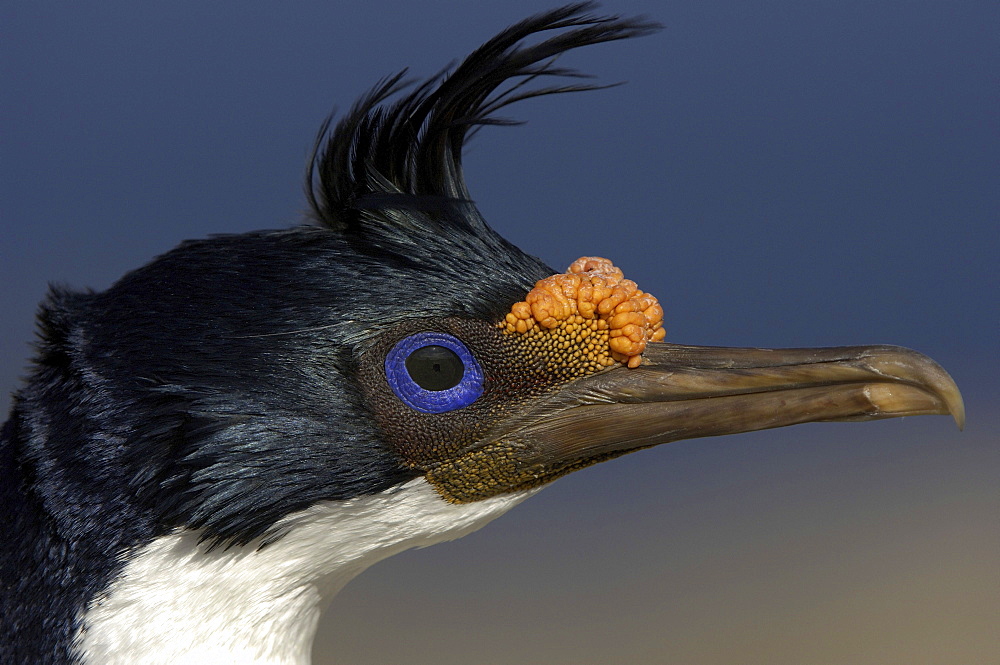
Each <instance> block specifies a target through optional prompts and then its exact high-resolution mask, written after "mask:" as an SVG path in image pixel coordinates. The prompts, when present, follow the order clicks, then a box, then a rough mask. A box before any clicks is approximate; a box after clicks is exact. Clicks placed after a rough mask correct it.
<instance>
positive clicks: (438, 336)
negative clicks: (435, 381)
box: [385, 332, 483, 413]
mask: <svg viewBox="0 0 1000 665" xmlns="http://www.w3.org/2000/svg"><path fill="white" fill-rule="evenodd" d="M425 346H441V347H444V348H445V349H448V350H449V351H451V352H452V353H454V354H455V355H456V356H458V358H459V359H460V360H461V361H462V364H463V365H464V368H465V372H464V374H463V375H462V378H461V379H460V380H459V382H458V383H457V384H456V385H455V386H454V387H452V388H448V389H446V390H426V389H424V388H422V387H420V386H419V385H417V382H416V381H414V380H413V378H412V377H411V376H410V373H409V372H408V371H407V369H406V359H407V358H409V357H410V354H412V353H413V352H414V351H416V350H417V349H422V348H424V347H425ZM385 378H386V381H388V383H389V387H390V388H392V392H393V393H395V395H396V397H398V398H399V399H400V400H402V402H403V403H404V404H406V405H407V406H408V407H410V408H411V409H413V410H414V411H419V412H421V413H445V412H446V411H454V410H455V409H461V408H462V407H465V406H468V405H470V404H472V403H473V402H475V401H476V400H477V399H479V397H480V395H482V394H483V368H482V367H480V366H479V362H478V361H477V360H476V358H475V356H473V355H472V352H471V351H469V348H468V347H467V346H465V344H463V343H462V342H461V341H460V340H459V339H458V338H457V337H455V336H453V335H449V334H447V333H442V332H419V333H416V334H413V335H410V336H409V337H405V338H403V339H401V340H400V341H399V342H397V343H396V345H395V346H394V347H392V350H391V351H389V353H387V354H386V356H385Z"/></svg>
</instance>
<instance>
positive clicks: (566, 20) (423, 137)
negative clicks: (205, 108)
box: [306, 2, 660, 236]
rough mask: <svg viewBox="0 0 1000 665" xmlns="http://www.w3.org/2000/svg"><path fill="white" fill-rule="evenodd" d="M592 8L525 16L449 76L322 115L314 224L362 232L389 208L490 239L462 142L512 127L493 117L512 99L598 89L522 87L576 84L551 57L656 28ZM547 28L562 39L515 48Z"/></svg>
mask: <svg viewBox="0 0 1000 665" xmlns="http://www.w3.org/2000/svg"><path fill="white" fill-rule="evenodd" d="M595 7H596V4H595V3H591V2H584V3H577V4H572V5H566V6H564V7H560V8H558V9H554V10H552V11H549V12H546V13H543V14H538V15H537V16H533V17H530V18H528V19H525V20H524V21H521V22H520V23H517V24H515V25H513V26H511V27H509V28H507V29H506V30H504V31H503V32H501V33H500V34H498V35H497V36H495V37H493V38H492V39H490V40H489V41H488V42H486V43H485V44H483V45H482V46H481V47H479V48H478V49H476V50H475V51H474V52H473V53H472V54H471V55H469V56H468V57H467V58H466V59H465V60H464V61H463V62H462V63H461V64H460V65H459V66H458V67H457V68H456V69H455V70H454V71H452V72H451V73H450V74H449V73H447V72H442V73H440V74H438V75H436V76H433V77H431V78H429V79H427V80H425V81H423V82H422V83H420V84H418V85H416V87H414V88H413V89H412V90H410V92H409V93H408V94H406V95H404V96H401V97H399V98H398V99H396V100H395V101H393V102H391V103H389V102H388V101H387V100H389V99H390V98H392V97H393V96H395V95H397V94H398V93H400V92H401V91H403V90H404V89H406V88H408V87H410V86H411V85H412V83H413V82H412V81H408V80H405V78H404V77H405V74H406V72H405V71H403V72H400V73H398V74H396V75H395V76H391V77H389V78H387V79H385V80H383V81H382V82H380V83H379V84H378V85H377V86H375V87H374V88H373V89H372V90H371V91H369V92H368V94H367V95H365V96H364V97H363V98H361V99H360V100H359V101H358V102H357V103H356V104H355V105H354V106H353V107H352V108H351V110H350V112H348V113H347V115H345V116H344V117H343V118H341V119H340V121H339V122H338V123H337V125H336V127H334V129H333V130H332V132H331V131H330V125H331V123H332V116H331V117H330V118H328V119H327V120H326V122H325V123H324V124H323V126H322V128H321V130H320V132H319V135H318V136H317V139H316V145H315V147H314V151H313V157H312V160H311V163H310V169H309V173H308V177H307V181H306V193H307V196H308V198H309V202H310V204H311V208H312V216H313V217H314V219H315V220H316V221H317V222H319V223H320V224H322V225H324V226H326V227H328V228H332V229H335V230H341V231H348V232H355V233H362V234H363V233H364V230H365V229H364V227H365V226H371V225H376V226H379V225H384V224H387V223H388V224H390V225H392V224H398V223H399V220H400V219H401V216H399V215H393V214H392V212H393V211H396V212H397V213H398V212H399V211H409V212H411V213H413V212H417V213H423V214H422V215H420V217H421V218H423V219H422V220H421V221H422V222H424V223H431V224H435V223H436V224H445V225H448V226H451V227H452V229H451V230H458V229H455V228H454V227H455V226H456V225H457V226H459V227H466V228H465V229H464V230H467V231H470V232H472V233H473V234H475V235H480V236H482V235H483V234H486V235H493V232H492V230H491V229H489V227H488V226H487V225H486V222H485V221H484V220H483V218H482V217H481V216H480V215H479V214H478V212H477V211H476V210H475V206H473V205H472V203H471V197H470V196H469V193H468V190H467V189H466V185H465V179H464V177H463V174H462V147H463V145H464V143H465V141H466V140H467V139H468V138H469V137H470V136H471V135H472V134H474V133H475V131H476V130H477V129H478V128H479V127H481V126H483V125H491V124H514V123H512V121H510V120H506V119H503V118H499V117H497V116H495V115H494V114H495V113H496V112H497V111H498V110H500V109H501V108H503V107H505V106H508V105H510V104H513V103H514V102H517V101H520V100H523V99H528V98H532V97H539V96H542V95H550V94H555V93H562V92H576V91H581V90H593V89H597V88H601V87H607V86H601V85H594V84H587V83H574V84H563V85H552V86H542V87H532V86H531V84H532V83H533V82H536V81H537V80H538V79H540V78H542V77H561V78H577V79H579V78H582V77H583V75H581V74H580V73H579V72H577V71H575V70H572V69H565V68H557V67H555V66H554V59H555V58H556V57H557V56H559V55H560V54H562V53H564V52H566V51H569V50H571V49H574V48H578V47H580V46H587V45H590V44H599V43H602V42H608V41H614V40H618V39H627V38H630V37H637V36H641V35H645V34H648V33H650V32H653V31H655V30H657V29H659V27H660V26H659V25H658V24H656V23H654V22H651V21H647V20H645V19H642V18H621V17H618V16H606V17H599V16H593V15H591V14H589V13H588V12H589V11H591V10H593V9H594V8H595ZM551 30H563V32H560V33H558V34H556V35H554V36H552V37H549V38H548V39H545V40H543V41H540V42H538V43H535V44H531V45H526V44H524V43H523V42H524V40H525V39H527V38H529V37H531V36H532V35H535V34H537V33H540V32H545V31H551ZM406 219H407V225H408V226H411V225H413V223H414V222H415V221H416V220H415V219H414V215H412V214H411V215H407V216H406ZM431 220H433V221H431ZM418 223H419V222H418Z"/></svg>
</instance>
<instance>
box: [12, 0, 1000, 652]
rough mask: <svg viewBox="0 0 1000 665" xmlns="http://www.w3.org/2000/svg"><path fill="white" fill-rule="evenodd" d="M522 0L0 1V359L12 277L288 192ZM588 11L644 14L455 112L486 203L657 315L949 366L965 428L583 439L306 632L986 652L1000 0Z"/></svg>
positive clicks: (520, 641) (904, 423) (254, 209)
mask: <svg viewBox="0 0 1000 665" xmlns="http://www.w3.org/2000/svg"><path fill="white" fill-rule="evenodd" d="M550 6H552V5H551V4H548V3H539V2H526V1H516V2H514V1H512V2H505V3H479V4H477V5H476V6H473V4H472V3H468V2H457V1H452V2H445V1H441V2H421V3H413V2H399V1H395V2H393V1H388V0H386V1H375V2H367V3H347V2H301V3H261V2H246V3H202V2H171V3H132V2H103V3H100V4H99V5H98V4H97V3H87V4H83V3H53V2H23V1H16V2H11V3H6V4H5V5H4V7H3V9H2V10H0V25H3V26H4V27H3V30H2V32H3V37H2V39H0V54H2V57H0V68H2V79H0V81H2V83H0V102H2V107H3V111H2V113H3V116H2V123H3V126H2V134H0V151H2V152H0V197H2V198H0V201H2V203H0V205H2V208H0V233H2V235H0V280H2V281H0V283H2V284H3V287H2V289H0V311H2V312H3V316H2V317H0V379H2V381H0V384H2V385H3V386H6V387H8V388H10V389H12V388H13V387H14V386H15V385H16V382H17V378H16V377H17V376H18V375H20V374H21V373H22V372H23V368H24V367H25V364H26V358H27V357H28V355H29V349H28V346H27V343H28V341H29V340H30V339H31V337H32V325H33V324H32V316H33V312H34V308H35V304H36V303H37V302H38V300H40V298H41V297H42V296H43V294H44V291H45V288H46V283H47V282H48V281H60V282H67V283H70V284H73V285H76V286H80V287H92V288H96V289H101V288H104V287H106V286H107V285H109V284H110V283H111V282H112V281H113V280H114V279H116V278H117V277H118V276H120V275H121V274H122V273H123V272H125V271H127V270H129V269H131V268H134V267H137V266H139V265H141V264H142V263H144V262H146V261H148V260H149V259H151V258H152V257H154V256H155V255H157V254H159V253H161V252H163V251H166V250H167V249H169V248H171V247H172V246H174V245H175V244H177V243H178V242H179V241H181V240H183V239H185V238H189V237H199V236H204V235H207V234H210V233H222V232H239V231H244V230H249V229H257V228H269V227H282V226H287V225H290V224H294V223H296V222H298V221H299V220H300V217H301V215H300V212H301V210H302V209H303V208H304V198H303V196H302V193H301V183H302V175H303V171H304V165H305V160H306V156H307V154H308V151H309V149H310V147H311V143H312V139H313V136H314V133H315V131H316V129H317V127H318V125H319V123H320V121H321V120H322V119H323V117H324V116H325V115H326V114H327V113H328V112H329V110H330V109H331V107H333V106H338V107H339V108H342V109H343V108H346V107H347V106H349V105H350V104H351V103H352V102H353V100H354V99H355V98H356V97H357V96H358V95H359V94H360V93H362V92H363V91H365V90H366V89H367V88H368V87H369V86H371V85H373V84H374V83H375V81H376V80H378V79H379V78H380V77H382V76H384V75H387V74H390V73H393V72H395V71H397V70H398V69H400V68H402V67H405V66H409V67H411V72H412V73H413V74H414V75H419V76H425V75H430V74H433V73H435V72H437V71H438V70H439V69H440V68H441V67H442V66H443V65H444V64H445V63H448V62H450V61H453V60H455V59H456V58H460V57H462V56H463V55H465V54H466V53H467V52H468V51H469V50H470V49H472V48H474V47H475V46H476V45H478V44H479V43H480V42H482V41H483V40H485V39H486V38H488V37H489V36H491V35H492V34H493V33H494V32H496V31H497V30H498V29H500V28H502V27H504V26H506V25H508V24H510V23H512V22H514V21H516V20H518V19H520V18H522V17H523V16H525V15H527V14H530V13H533V12H536V11H539V10H541V9H545V8H548V7H550ZM604 9H605V10H607V11H612V12H622V13H645V14H648V15H650V16H651V17H653V18H655V19H657V20H659V21H661V22H662V23H664V24H665V26H666V28H665V30H664V31H663V32H662V33H659V34H657V35H655V36H652V37H647V38H644V39H641V40H636V41H633V42H627V43H616V44H610V45H602V46H598V47H594V48H590V49H587V50H584V51H581V52H578V53H573V54H570V55H568V56H565V57H564V58H563V60H562V61H561V63H560V64H566V65H571V66H575V67H579V68H581V69H582V70H584V71H586V72H590V73H593V74H596V75H598V77H599V80H601V81H605V82H611V81H618V80H623V79H628V81H629V82H628V84H627V85H625V86H622V87H618V88H614V89H612V90H605V91H600V92H593V93H587V94H582V95H576V96H568V97H562V98H550V99H546V100H537V101H531V102H528V103H525V104H523V105H519V106H517V107H514V108H512V109H510V110H509V114H510V115H512V116H514V117H517V118H519V119H524V120H528V121H529V124H528V125H527V126H525V127H521V128H515V129H488V130H486V131H484V132H482V133H481V134H480V135H479V136H477V137H476V139H475V141H474V142H473V144H472V145H471V146H470V148H469V150H468V152H467V155H466V169H467V177H468V180H469V185H470V188H471V190H472V192H473V195H474V197H475V198H476V199H477V201H478V203H479V205H480V208H481V209H482V211H483V212H484V214H485V216H486V217H487V219H489V220H490V221H491V222H492V224H493V225H494V226H495V227H496V228H497V229H498V230H499V231H500V232H501V233H503V234H504V235H506V236H507V237H508V238H510V239H511V240H513V241H514V242H515V243H516V244H518V245H520V246H521V247H523V248H525V249H527V250H528V251H530V252H532V253H535V254H537V255H539V256H541V257H542V258H543V259H545V260H546V261H548V262H549V263H550V264H553V265H555V266H557V267H560V268H561V267H565V266H566V265H568V264H569V263H570V262H571V261H572V260H573V259H575V258H576V257H578V256H580V255H584V254H596V255H602V256H607V257H609V258H612V259H614V260H615V262H616V263H617V264H619V265H621V266H623V268H624V269H625V273H626V275H627V276H629V277H631V278H632V279H635V280H636V281H637V282H638V283H639V285H640V286H641V287H642V288H644V289H646V290H648V291H650V292H652V293H654V294H655V295H657V296H658V297H659V298H660V300H661V302H662V303H663V304H664V308H665V310H666V321H667V329H668V338H669V339H670V340H673V341H679V342H685V343H692V344H717V345H752V346H813V345H839V344H861V343H896V344H902V345H905V346H909V347H913V348H916V349H918V350H921V351H923V352H925V353H927V354H929V355H931V356H932V357H934V358H935V359H937V360H938V361H939V362H941V364H943V365H944V366H945V367H946V368H947V369H948V370H949V371H951V372H952V374H953V376H954V377H955V379H956V380H957V381H958V383H959V385H960V386H961V387H962V389H963V392H964V394H965V396H966V400H967V406H968V409H969V425H968V427H967V429H966V432H964V433H961V434H959V433H958V432H957V431H956V430H955V429H954V427H953V425H952V424H951V422H950V421H949V420H948V419H946V418H916V419H914V418H910V419H903V420H893V421H886V422H879V423H870V424H864V425H844V424H837V425H811V426H803V427H798V428H792V429H788V430H780V431H775V432H764V433H758V434H751V435H744V436H741V437H733V438H728V439H710V440H702V441H691V442H682V443H679V444H673V445H671V446H668V447H664V448H661V449H657V450H653V451H647V452H643V453H639V454H636V455H633V456H631V457H628V458H624V459H622V460H619V461H616V462H615V463H613V464H608V465H602V466H599V467H595V468H593V469H589V470H587V471H584V472H581V473H579V474H575V475H574V476H571V477H569V478H566V479H564V480H561V481H559V482H558V483H556V484H555V485H554V486H553V487H551V488H549V489H547V490H546V491H545V492H543V493H542V494H541V495H540V496H539V497H537V498H535V499H533V500H532V501H531V502H529V503H528V504H526V505H525V506H523V507H521V508H520V509H518V510H517V511H515V512H514V513H512V514H511V515H510V516H508V517H506V518H504V519H503V520H501V521H500V522H498V523H497V524H495V525H492V526H491V527H489V528H487V529H486V530H484V531H483V532H480V533H479V534H476V535H474V536H471V537H469V538H467V539H465V540H463V541H461V542H459V543H456V544H454V545H450V546H444V547H439V548H433V549H431V550H428V551H421V552H415V553H410V554H407V555H403V556H400V557H396V558H395V559H392V560H390V561H387V562H386V563H384V564H380V565H379V566H378V567H377V568H376V569H375V570H374V571H372V572H371V573H369V574H367V575H365V576H362V577H361V578H359V580H358V581H357V582H355V583H353V584H352V585H350V587H349V588H348V589H347V590H346V591H345V592H344V594H343V595H342V596H341V597H340V598H338V600H337V601H336V602H335V603H334V609H333V610H332V612H331V614H330V616H329V617H328V619H327V620H326V622H325V623H324V624H323V625H322V626H321V629H320V631H321V632H320V637H319V641H318V644H319V648H320V650H321V651H320V658H318V661H319V662H334V661H332V660H324V659H325V658H328V656H326V655H325V654H326V650H327V649H328V648H332V649H333V650H334V652H336V653H339V655H340V657H341V658H344V659H346V661H347V662H354V663H382V662H395V661H398V660H404V661H406V662H412V663H422V662H434V663H439V664H440V663H466V662H473V661H476V662H497V663H501V662H506V663H535V662H537V663H607V662H613V661H614V662H643V663H649V662H663V661H665V660H670V661H672V662H684V663H733V662H768V663H841V662H851V663H897V662H899V663H902V662H906V663H939V662H969V663H972V662H988V661H989V660H990V659H991V658H992V657H995V656H996V654H997V653H1000V638H998V637H997V635H998V633H997V631H996V617H997V616H998V613H1000V600H998V599H1000V579H998V576H997V575H996V562H997V561H998V560H1000V517H998V515H1000V490H998V482H997V478H998V477H1000V446H998V445H997V444H998V439H1000V436H998V435H1000V413H998V408H997V399H998V397H1000V388H998V384H997V380H996V376H997V371H998V369H1000V362H998V357H1000V354H998V351H997V342H998V329H1000V288H998V287H1000V279H998V270H997V253H998V251H1000V216H998V211H1000V205H998V204H1000V177H998V176H1000V170H998V158H1000V128H998V127H1000V125H998V111H1000V87H998V84H997V71H998V65H1000V40H998V37H997V35H998V34H1000V31H998V30H997V27H998V25H1000V5H997V4H996V3H995V2H985V1H984V2H962V1H950V2H944V1H938V2H927V1H918V0H911V1H905V2H904V1H898V2H892V1H888V0H867V1H865V2H852V1H847V0H839V1H837V2H801V1H774V2H760V3H748V2H738V1H733V2H717V1H705V2H677V3H656V2H652V1H649V2H640V1H637V0H629V1H627V2H626V1H622V2H617V3H614V4H611V5H608V6H606V7H605V8H604ZM8 404H9V400H7V399H5V400H4V401H3V403H2V405H0V406H3V408H4V409H6V408H7V405H8ZM991 617H992V618H991ZM334 644H336V646H335V647H331V645H334ZM336 662H340V661H339V660H338V661H336Z"/></svg>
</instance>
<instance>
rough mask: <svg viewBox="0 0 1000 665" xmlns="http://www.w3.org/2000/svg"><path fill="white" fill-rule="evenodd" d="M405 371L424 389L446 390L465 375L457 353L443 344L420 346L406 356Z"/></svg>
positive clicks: (463, 366) (456, 383)
mask: <svg viewBox="0 0 1000 665" xmlns="http://www.w3.org/2000/svg"><path fill="white" fill-rule="evenodd" d="M406 371H407V373H409V375H410V378H411V379H413V380H414V382H416V384H417V385H418V386H420V387H421V388H423V389H424V390H448V389H449V388H454V387H455V386H457V385H458V382H459V381H461V380H462V377H463V376H465V365H464V364H462V359H461V358H459V357H458V354H457V353H455V352H454V351H452V350H451V349H449V348H446V347H443V346H436V345H431V346H422V347H420V348H419V349H417V350H416V351H414V352H413V353H411V354H410V355H409V356H407V357H406Z"/></svg>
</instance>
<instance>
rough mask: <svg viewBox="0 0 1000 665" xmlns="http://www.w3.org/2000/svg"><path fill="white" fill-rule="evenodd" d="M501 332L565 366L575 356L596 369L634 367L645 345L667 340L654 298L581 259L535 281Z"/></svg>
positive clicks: (602, 264)
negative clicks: (526, 340) (525, 338)
mask: <svg viewBox="0 0 1000 665" xmlns="http://www.w3.org/2000/svg"><path fill="white" fill-rule="evenodd" d="M500 326H501V328H503V329H504V331H505V332H507V333H509V334H520V335H527V336H529V337H532V338H534V342H535V343H534V344H533V346H540V347H550V349H551V351H555V353H554V354H550V353H546V354H544V355H554V356H557V357H558V358H559V359H560V360H561V361H563V362H566V361H569V360H570V358H569V357H570V356H578V360H582V361H583V363H584V364H585V365H587V366H591V367H593V368H595V369H596V368H599V367H607V366H610V365H613V364H614V363H615V362H620V363H624V364H626V365H628V366H629V367H638V366H639V363H640V362H641V361H642V352H643V351H644V350H645V349H646V343H647V342H650V341H654V342H658V341H660V340H662V339H663V338H664V337H665V336H666V331H665V330H664V329H663V309H662V308H661V307H660V305H659V303H658V302H657V300H656V298H655V297H653V296H651V295H650V294H648V293H645V292H643V291H641V290H640V289H639V288H638V287H637V286H636V284H635V282H633V281H632V280H630V279H625V276H624V275H623V274H622V271H621V270H620V269H618V268H616V267H615V266H614V264H612V263H611V261H609V260H607V259H602V258H600V257H596V256H584V257H582V258H579V259H577V260H576V261H574V262H573V263H572V265H570V267H569V269H568V270H567V271H566V272H565V273H562V274H559V275H552V276H551V277H546V278H545V279H542V280H539V281H538V282H537V283H536V284H535V288H533V289H532V290H531V291H529V292H528V295H527V296H526V297H525V299H524V300H523V301H522V302H519V303H515V304H514V306H513V307H511V310H510V313H509V314H507V316H506V317H505V319H504V321H502V322H501V323H500ZM543 340H547V343H544V342H543ZM540 350H541V349H540ZM554 359H555V358H553V360H554Z"/></svg>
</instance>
